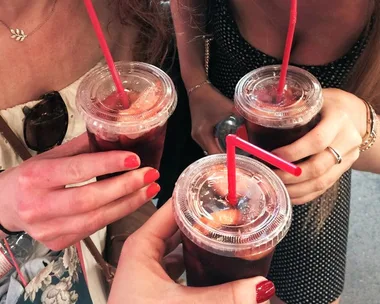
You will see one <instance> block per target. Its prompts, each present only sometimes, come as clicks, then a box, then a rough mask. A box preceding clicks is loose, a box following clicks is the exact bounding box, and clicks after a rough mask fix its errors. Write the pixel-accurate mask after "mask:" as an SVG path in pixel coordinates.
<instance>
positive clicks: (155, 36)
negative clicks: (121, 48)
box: [109, 0, 173, 66]
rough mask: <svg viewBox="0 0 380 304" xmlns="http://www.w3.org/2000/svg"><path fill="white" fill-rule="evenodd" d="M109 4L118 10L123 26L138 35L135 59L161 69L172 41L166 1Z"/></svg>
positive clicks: (120, 0)
mask: <svg viewBox="0 0 380 304" xmlns="http://www.w3.org/2000/svg"><path fill="white" fill-rule="evenodd" d="M109 3H110V4H112V5H114V6H115V8H116V12H117V14H118V15H119V16H118V17H119V19H120V22H121V24H123V25H127V26H133V27H135V28H137V29H138V31H139V36H138V39H137V42H136V45H135V46H134V48H133V54H134V58H135V59H136V60H138V61H143V62H147V63H152V64H156V65H159V66H160V65H162V63H163V61H164V59H165V56H166V54H167V52H168V50H169V47H170V45H171V40H172V37H173V34H172V26H171V22H170V11H169V5H168V3H167V1H161V0H109Z"/></svg>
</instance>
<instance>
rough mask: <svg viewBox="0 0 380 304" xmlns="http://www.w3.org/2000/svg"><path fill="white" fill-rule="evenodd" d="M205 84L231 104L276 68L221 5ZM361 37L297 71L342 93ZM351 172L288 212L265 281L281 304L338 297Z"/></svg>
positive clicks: (216, 2) (214, 6)
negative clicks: (248, 81)
mask: <svg viewBox="0 0 380 304" xmlns="http://www.w3.org/2000/svg"><path fill="white" fill-rule="evenodd" d="M209 3H210V4H209V15H210V16H211V18H210V22H209V28H208V33H209V34H211V35H212V36H213V41H212V42H211V47H210V69H209V78H210V81H211V82H212V84H213V85H214V86H215V87H216V88H218V89H219V90H220V91H221V92H222V93H223V94H224V95H225V96H227V97H229V98H231V99H232V98H233V95H234V90H235V86H236V84H237V82H238V81H239V80H240V78H242V77H243V76H244V75H245V74H246V73H248V72H250V71H252V70H253V69H257V68H259V67H262V66H266V65H272V64H280V63H281V60H279V59H277V58H274V57H271V56H269V55H267V54H264V53H263V52H261V51H259V50H258V49H256V48H254V47H252V46H251V45H250V44H249V43H248V42H247V41H246V40H245V39H244V38H243V37H242V36H241V34H240V32H239V29H238V26H237V24H236V22H235V21H234V18H233V15H232V12H231V10H230V8H229V3H228V1H227V0H213V1H209ZM368 36H369V34H368V31H366V32H365V33H363V34H362V35H361V37H360V38H359V39H358V41H357V42H356V43H355V44H354V45H353V46H352V48H351V49H350V50H349V51H348V53H347V54H346V55H344V56H343V57H341V58H339V59H338V60H335V61H333V62H331V63H329V64H326V65H322V66H304V65H298V66H299V67H300V68H303V69H305V70H307V71H309V72H310V73H312V74H313V75H314V76H316V78H317V79H318V80H319V81H320V83H321V84H322V86H323V87H324V88H342V87H343V86H344V84H345V81H346V80H347V78H348V76H349V74H350V71H351V70H352V68H353V67H354V65H355V63H356V61H357V59H358V58H359V57H360V55H361V54H362V52H363V50H364V49H365V47H366V43H367V40H368ZM350 188H351V172H350V171H348V172H346V173H345V174H344V175H343V176H342V177H341V178H340V180H339V181H338V182H337V183H336V185H335V186H334V187H332V188H331V189H330V190H328V191H327V192H326V193H325V194H324V195H322V196H321V197H320V198H318V199H316V200H314V201H312V202H310V203H308V204H305V205H301V206H294V208H293V210H294V213H293V222H292V226H291V229H290V231H289V233H288V235H287V236H286V237H285V239H284V240H283V241H282V242H281V243H280V244H279V245H278V246H277V248H276V251H275V255H274V258H273V261H272V266H271V271H270V274H269V278H270V279H271V280H273V282H274V283H275V286H276V290H277V296H278V297H279V298H280V299H281V300H283V301H285V302H286V303H287V304H306V303H312V304H327V303H330V302H333V301H334V300H336V299H337V298H338V297H339V296H340V295H341V293H342V291H343V286H344V276H345V263H346V248H347V235H348V223H349V212H350Z"/></svg>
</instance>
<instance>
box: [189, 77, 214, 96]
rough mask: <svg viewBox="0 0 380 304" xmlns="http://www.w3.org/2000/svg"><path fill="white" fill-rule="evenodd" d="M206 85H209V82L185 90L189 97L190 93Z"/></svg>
mask: <svg viewBox="0 0 380 304" xmlns="http://www.w3.org/2000/svg"><path fill="white" fill-rule="evenodd" d="M206 84H211V82H210V81H209V80H205V81H203V82H201V83H199V84H197V85H195V86H193V87H191V88H190V89H188V90H187V95H190V94H191V93H192V92H194V91H195V90H197V89H199V88H200V87H203V86H204V85H206Z"/></svg>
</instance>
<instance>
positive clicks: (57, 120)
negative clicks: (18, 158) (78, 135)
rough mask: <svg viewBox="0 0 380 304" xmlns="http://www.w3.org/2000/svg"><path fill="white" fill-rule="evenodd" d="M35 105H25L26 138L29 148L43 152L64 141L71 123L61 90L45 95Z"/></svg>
mask: <svg viewBox="0 0 380 304" xmlns="http://www.w3.org/2000/svg"><path fill="white" fill-rule="evenodd" d="M40 99H42V100H41V101H40V102H39V103H38V104H36V105H35V106H34V107H32V108H29V107H24V108H23V112H24V115H25V119H24V140H25V143H26V145H27V146H28V148H30V149H31V150H34V151H37V153H42V152H45V151H47V150H50V149H52V148H54V147H55V146H58V145H60V144H61V143H62V141H63V139H64V137H65V135H66V131H67V126H68V123H69V115H68V113H67V107H66V104H65V102H64V101H63V99H62V97H61V95H60V94H59V92H56V91H54V92H50V93H47V94H45V95H43V96H41V98H40Z"/></svg>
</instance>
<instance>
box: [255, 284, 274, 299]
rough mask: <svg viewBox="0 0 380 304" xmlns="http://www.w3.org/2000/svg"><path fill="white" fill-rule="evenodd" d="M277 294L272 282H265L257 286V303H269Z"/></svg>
mask: <svg viewBox="0 0 380 304" xmlns="http://www.w3.org/2000/svg"><path fill="white" fill-rule="evenodd" d="M275 293H276V289H275V287H274V284H273V283H272V282H271V281H263V282H261V283H259V284H257V285H256V301H257V303H263V302H265V301H268V300H269V299H270V298H271V297H273V296H274V294H275Z"/></svg>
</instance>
